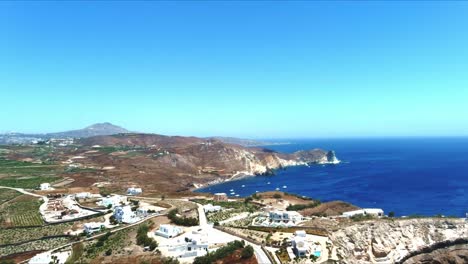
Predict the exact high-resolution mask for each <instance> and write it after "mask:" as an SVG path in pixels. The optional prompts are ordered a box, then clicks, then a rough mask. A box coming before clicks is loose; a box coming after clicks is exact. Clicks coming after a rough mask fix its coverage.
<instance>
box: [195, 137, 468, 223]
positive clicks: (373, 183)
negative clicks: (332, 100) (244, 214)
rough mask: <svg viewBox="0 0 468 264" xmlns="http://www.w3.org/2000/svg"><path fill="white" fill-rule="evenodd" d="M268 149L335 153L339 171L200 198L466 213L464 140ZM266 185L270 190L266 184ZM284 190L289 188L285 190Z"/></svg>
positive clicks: (274, 179)
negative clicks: (288, 199)
mask: <svg viewBox="0 0 468 264" xmlns="http://www.w3.org/2000/svg"><path fill="white" fill-rule="evenodd" d="M288 142H292V144H289V145H276V146H267V147H266V148H270V149H273V150H276V151H278V152H294V151H297V150H301V149H312V148H322V149H326V150H335V151H336V155H337V157H338V158H339V159H340V160H342V161H343V162H342V163H341V164H339V165H326V166H322V165H312V166H310V167H306V166H298V167H290V168H287V169H286V170H281V171H277V173H276V175H274V176H257V177H250V178H245V179H241V180H237V181H232V182H227V183H222V184H219V185H213V186H210V187H207V188H205V189H200V190H198V191H200V192H211V193H215V192H226V193H229V190H230V189H234V191H235V192H236V193H237V194H239V195H240V196H248V195H251V194H253V193H255V191H259V192H262V191H270V190H274V189H275V188H280V189H281V190H282V191H286V192H290V193H296V194H299V195H306V196H309V197H313V198H318V199H320V200H322V201H331V200H343V201H347V202H350V203H353V204H355V205H357V206H360V207H378V208H382V209H384V211H385V212H389V211H394V212H395V213H396V215H400V216H402V215H413V214H421V215H427V216H431V215H435V214H443V215H453V216H460V217H461V216H464V215H465V213H466V212H468V138H387V139H333V140H294V141H291V140H288ZM268 182H270V184H267V183H268ZM242 185H245V187H241V186H242ZM283 185H286V186H287V188H286V189H283V188H282V187H283Z"/></svg>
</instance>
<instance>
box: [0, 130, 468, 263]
mask: <svg viewBox="0 0 468 264" xmlns="http://www.w3.org/2000/svg"><path fill="white" fill-rule="evenodd" d="M135 138H136V139H135ZM148 138H149V139H148ZM142 139H144V140H150V142H158V141H159V140H161V137H160V136H153V135H152V136H147V135H125V136H124V135H118V136H112V137H109V138H105V140H110V142H111V143H112V144H114V140H119V142H123V141H125V142H127V141H128V140H137V141H135V142H141V140H142ZM163 139H164V140H168V139H166V138H163ZM170 140H172V139H170ZM170 140H169V142H171V141H170ZM181 140H186V141H187V142H183V144H182V143H180V141H181ZM102 141H103V139H99V141H94V139H90V142H88V143H86V144H87V145H77V142H76V140H68V139H67V140H50V141H48V142H42V143H41V142H37V143H36V144H34V145H27V146H22V145H19V146H8V147H5V146H2V148H0V169H1V171H0V173H3V174H2V175H3V176H2V177H0V225H1V227H2V228H1V229H0V238H1V240H0V242H1V244H0V261H9V262H6V263H33V264H42V263H122V264H123V263H138V264H139V263H163V264H175V263H195V264H197V263H198V264H201V263H219V264H221V263H223V264H224V263H226V264H228V263H243V264H247V263H248V264H255V263H259V264H269V263H276V264H279V263H397V262H398V263H399V261H402V260H405V258H409V257H411V256H412V254H416V253H415V252H420V251H423V250H425V249H426V248H427V247H430V246H431V245H433V244H434V243H437V242H444V241H457V240H456V239H458V238H460V237H467V236H468V231H467V230H468V229H467V228H466V224H467V222H466V220H465V219H463V218H446V217H444V216H437V217H427V218H419V217H412V216H409V217H395V216H394V213H393V212H384V211H383V210H382V209H380V208H359V207H357V206H355V205H352V204H349V203H346V202H343V201H327V202H322V201H319V200H316V199H313V198H310V197H304V196H300V195H295V194H291V193H287V192H285V191H286V190H287V186H282V187H281V186H279V187H281V188H279V187H278V188H274V187H272V188H271V189H272V190H271V191H265V192H255V193H253V194H252V195H250V196H242V197H241V196H240V195H239V194H238V193H241V190H234V189H226V190H225V191H224V192H218V193H214V194H210V193H200V192H193V191H194V189H195V188H197V187H206V186H207V185H210V184H216V183H220V182H226V181H230V180H235V179H237V178H236V177H233V175H239V172H240V170H235V171H232V172H231V173H230V174H229V175H228V174H225V173H226V169H220V167H222V166H230V165H232V164H234V165H236V166H245V167H246V169H245V170H244V171H243V173H244V174H247V175H254V174H255V173H256V172H258V173H270V170H269V167H268V166H273V165H275V166H278V167H277V169H280V168H281V166H282V164H284V165H285V166H286V165H287V166H314V165H313V164H317V165H318V166H336V164H338V163H339V160H338V159H337V158H336V156H335V153H334V152H332V151H328V152H326V151H321V150H312V151H309V152H298V153H296V154H289V155H288V156H275V155H279V154H275V153H273V154H272V153H270V152H267V151H264V150H253V151H252V152H248V151H250V150H247V149H243V148H241V147H240V146H231V145H224V144H223V143H220V142H213V141H211V140H208V141H207V140H198V139H193V138H190V139H180V138H178V139H177V142H176V143H167V144H176V146H175V147H172V148H169V147H165V148H164V147H159V146H154V145H153V144H151V145H149V146H141V145H137V144H134V145H132V146H120V145H119V146H103V145H101V144H97V143H101V142H102ZM130 144H133V143H130ZM186 149H188V150H186ZM192 149H196V150H197V151H195V152H192ZM259 151H260V152H259ZM187 152H188V153H189V154H187ZM200 153H202V154H203V153H209V155H206V156H205V154H203V155H202V154H200ZM211 153H217V154H216V155H214V154H213V155H212V154H211ZM220 153H221V154H220ZM183 155H185V156H183ZM218 155H221V156H223V157H224V156H226V157H228V158H226V159H223V160H222V161H223V162H224V163H223V164H222V165H219V164H216V163H214V164H215V165H216V166H215V165H213V166H192V167H190V168H187V164H189V163H188V161H187V160H196V159H207V160H211V159H213V158H215V159H218ZM255 155H258V157H257V156H255ZM305 157H307V159H311V160H312V161H313V162H312V163H310V165H309V163H307V162H304V161H303V160H304V159H305ZM282 158H289V159H290V160H288V161H285V160H283V159H282ZM275 160H279V162H277V161H275ZM213 162H214V161H213ZM131 164H137V165H138V166H136V165H131ZM154 164H157V165H158V166H161V167H162V168H163V169H164V171H167V172H168V173H173V174H171V175H169V176H168V175H163V176H160V175H161V174H152V175H151V177H149V178H147V177H148V174H151V173H152V171H153V170H157V169H158V167H154ZM226 164H227V165H226ZM145 166H147V167H145ZM179 167H180V170H176V169H179ZM192 168H193V169H194V170H195V171H197V172H196V173H195V174H194V175H190V177H192V178H190V179H191V180H187V181H184V179H185V177H189V176H186V174H185V172H186V171H187V170H188V169H192ZM171 170H176V171H171ZM129 171H130V172H131V173H130V172H129ZM178 173H179V174H178ZM116 174H118V175H119V178H118V177H115V175H116ZM121 175H124V176H121ZM129 175H130V176H129ZM177 175H179V176H180V175H182V176H181V177H179V178H177V177H178V176H177ZM266 177H270V176H266ZM271 177H272V178H271V180H272V181H273V180H274V176H271ZM116 179H118V180H119V181H116ZM213 179H214V180H213ZM142 180H145V181H146V182H148V184H141V181H142ZM155 182H157V184H155ZM159 183H160V184H159ZM181 186H182V187H183V188H181ZM272 186H273V185H272ZM244 187H248V186H244V185H243V186H241V187H240V188H244ZM177 188H179V189H177ZM427 226H431V228H427ZM432 227H433V228H432ZM390 231H391V233H389V232H390ZM395 234H396V235H395ZM401 263H403V262H401ZM2 264H3V263H2Z"/></svg>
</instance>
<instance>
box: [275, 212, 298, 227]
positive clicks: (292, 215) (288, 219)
mask: <svg viewBox="0 0 468 264" xmlns="http://www.w3.org/2000/svg"><path fill="white" fill-rule="evenodd" d="M268 218H269V219H270V222H271V223H276V224H280V225H281V224H283V225H287V226H293V225H297V224H298V223H300V222H301V221H302V219H303V217H302V215H301V214H300V213H298V212H296V211H282V210H276V211H271V212H269V213H268Z"/></svg>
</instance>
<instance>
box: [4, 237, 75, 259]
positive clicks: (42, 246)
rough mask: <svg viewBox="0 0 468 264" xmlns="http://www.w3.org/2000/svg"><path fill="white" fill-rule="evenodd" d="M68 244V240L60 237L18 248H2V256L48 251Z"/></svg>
mask: <svg viewBox="0 0 468 264" xmlns="http://www.w3.org/2000/svg"><path fill="white" fill-rule="evenodd" d="M68 242H69V239H68V238H66V237H59V238H49V239H44V240H38V241H32V242H28V243H24V244H21V245H16V246H7V247H0V256H8V255H11V254H15V253H20V252H28V251H33V250H48V249H52V248H55V247H58V246H60V245H63V244H66V243H68Z"/></svg>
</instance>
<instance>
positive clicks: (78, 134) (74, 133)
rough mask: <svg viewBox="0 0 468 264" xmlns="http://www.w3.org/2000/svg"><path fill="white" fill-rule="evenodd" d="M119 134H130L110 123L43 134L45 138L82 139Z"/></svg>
mask: <svg viewBox="0 0 468 264" xmlns="http://www.w3.org/2000/svg"><path fill="white" fill-rule="evenodd" d="M121 133H130V131H128V130H127V129H125V128H123V127H119V126H116V125H113V124H111V123H108V122H106V123H97V124H93V125H90V126H87V127H85V128H83V129H77V130H70V131H64V132H57V133H48V134H45V136H46V137H60V138H61V137H71V138H83V137H93V136H100V135H115V134H121Z"/></svg>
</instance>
